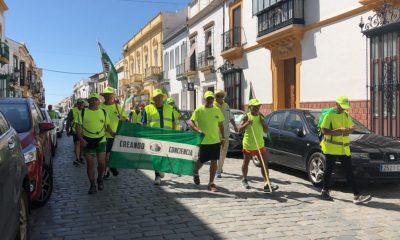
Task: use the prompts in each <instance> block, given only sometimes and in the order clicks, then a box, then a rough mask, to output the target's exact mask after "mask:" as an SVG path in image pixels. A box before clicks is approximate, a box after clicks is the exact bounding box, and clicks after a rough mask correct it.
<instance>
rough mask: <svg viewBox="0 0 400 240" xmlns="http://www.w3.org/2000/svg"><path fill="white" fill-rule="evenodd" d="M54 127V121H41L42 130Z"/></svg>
mask: <svg viewBox="0 0 400 240" xmlns="http://www.w3.org/2000/svg"><path fill="white" fill-rule="evenodd" d="M54 128H55V126H54V124H52V123H48V122H41V123H39V129H40V132H46V131H50V130H52V129H54Z"/></svg>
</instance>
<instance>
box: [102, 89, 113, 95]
mask: <svg viewBox="0 0 400 240" xmlns="http://www.w3.org/2000/svg"><path fill="white" fill-rule="evenodd" d="M113 93H114V89H113V88H112V87H106V88H104V90H103V94H113Z"/></svg>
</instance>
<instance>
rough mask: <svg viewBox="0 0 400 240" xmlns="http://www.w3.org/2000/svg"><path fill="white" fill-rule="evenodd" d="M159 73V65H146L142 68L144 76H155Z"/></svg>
mask: <svg viewBox="0 0 400 240" xmlns="http://www.w3.org/2000/svg"><path fill="white" fill-rule="evenodd" d="M160 75H161V67H154V66H153V67H148V68H146V69H145V70H144V76H145V77H146V78H148V77H155V76H157V77H158V76H160Z"/></svg>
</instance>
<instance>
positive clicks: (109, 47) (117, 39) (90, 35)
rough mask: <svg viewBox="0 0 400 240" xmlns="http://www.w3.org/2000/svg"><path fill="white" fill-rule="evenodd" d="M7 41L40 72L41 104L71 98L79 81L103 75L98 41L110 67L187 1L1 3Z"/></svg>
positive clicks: (32, 0) (38, 0)
mask: <svg viewBox="0 0 400 240" xmlns="http://www.w3.org/2000/svg"><path fill="white" fill-rule="evenodd" d="M5 2H6V4H7V6H8V8H9V9H8V11H6V12H5V14H4V15H5V32H6V36H7V37H9V38H11V39H13V40H15V41H18V42H24V43H25V44H26V46H27V48H28V50H29V52H30V54H31V55H32V57H33V59H34V60H35V63H36V66H37V67H39V68H43V69H50V70H57V71H64V72H72V73H87V74H61V73H54V72H50V71H45V70H43V77H42V80H43V83H44V87H45V90H46V104H53V105H54V104H57V103H58V102H59V101H61V100H62V99H63V98H65V97H67V96H71V95H72V92H73V90H72V88H73V85H74V84H75V83H77V82H78V81H79V80H80V79H82V78H88V77H89V76H91V75H92V74H94V73H97V72H101V71H102V65H101V61H100V53H99V49H98V47H97V40H98V41H100V43H101V44H102V45H103V47H104V49H105V50H106V52H107V53H108V55H109V56H110V58H111V59H112V61H113V62H114V63H115V62H116V61H117V60H119V59H121V58H122V46H123V45H124V44H125V43H126V42H127V41H128V40H129V39H130V38H131V37H133V36H134V34H135V33H136V32H137V31H138V30H140V29H141V28H142V27H143V26H144V25H145V24H146V23H147V22H148V21H149V20H151V19H152V18H153V17H155V16H156V14H157V13H159V12H160V11H177V10H180V9H182V8H183V7H185V6H187V4H188V3H189V2H190V1H189V0H170V1H169V0H142V1H141V0H5Z"/></svg>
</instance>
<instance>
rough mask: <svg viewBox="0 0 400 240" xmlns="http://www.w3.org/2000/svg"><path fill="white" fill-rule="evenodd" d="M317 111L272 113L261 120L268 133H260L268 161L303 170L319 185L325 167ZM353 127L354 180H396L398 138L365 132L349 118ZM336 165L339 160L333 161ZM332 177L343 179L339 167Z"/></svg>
mask: <svg viewBox="0 0 400 240" xmlns="http://www.w3.org/2000/svg"><path fill="white" fill-rule="evenodd" d="M320 115H321V110H303V109H286V110H279V111H275V112H272V113H271V114H269V115H268V116H267V117H266V119H265V121H266V122H267V123H268V125H269V135H268V134H264V139H265V146H266V147H267V148H268V149H269V151H268V155H269V161H270V162H272V163H275V164H279V165H283V166H286V167H290V168H294V169H298V170H301V171H304V172H307V174H308V176H309V179H310V181H311V182H312V184H314V185H316V186H320V185H321V183H322V179H323V174H324V170H325V157H324V155H323V154H322V153H321V148H320V145H319V138H318V133H317V124H318V121H319V117H320ZM353 122H354V124H355V126H356V129H355V131H354V132H353V133H352V134H351V135H350V149H351V152H352V155H351V159H352V164H353V169H354V174H355V176H356V178H357V179H358V180H362V181H364V180H368V181H371V180H372V181H399V180H400V141H396V140H393V139H391V138H388V137H383V136H380V135H377V134H374V133H372V132H371V131H369V130H368V129H367V128H366V127H365V126H363V125H362V124H361V123H360V122H358V121H357V120H355V119H353ZM336 164H337V165H340V162H337V163H336ZM333 178H334V179H336V180H342V179H344V173H343V171H342V168H341V167H336V171H335V172H334V175H333Z"/></svg>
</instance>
